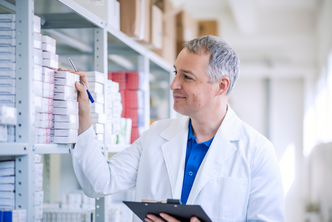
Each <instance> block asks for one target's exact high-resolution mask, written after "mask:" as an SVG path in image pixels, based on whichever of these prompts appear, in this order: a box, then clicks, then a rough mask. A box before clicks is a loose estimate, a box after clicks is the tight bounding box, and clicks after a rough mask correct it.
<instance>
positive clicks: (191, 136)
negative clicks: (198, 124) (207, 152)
mask: <svg viewBox="0 0 332 222" xmlns="http://www.w3.org/2000/svg"><path fill="white" fill-rule="evenodd" d="M188 128H189V132H188V141H189V140H190V139H192V140H194V141H195V142H196V143H197V140H196V136H194V135H193V127H192V125H191V119H189V126H188ZM213 138H214V137H212V138H211V139H210V140H208V141H205V142H203V143H201V144H204V145H205V146H206V147H210V145H211V143H212V140H213Z"/></svg>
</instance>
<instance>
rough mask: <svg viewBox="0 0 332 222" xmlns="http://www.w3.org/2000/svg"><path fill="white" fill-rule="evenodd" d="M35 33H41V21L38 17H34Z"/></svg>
mask: <svg viewBox="0 0 332 222" xmlns="http://www.w3.org/2000/svg"><path fill="white" fill-rule="evenodd" d="M33 31H34V32H36V33H40V31H41V19H40V17H39V16H36V15H34V17H33Z"/></svg>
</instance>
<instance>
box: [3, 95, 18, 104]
mask: <svg viewBox="0 0 332 222" xmlns="http://www.w3.org/2000/svg"><path fill="white" fill-rule="evenodd" d="M15 98H16V96H14V95H0V103H15Z"/></svg>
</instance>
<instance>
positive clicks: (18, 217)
mask: <svg viewBox="0 0 332 222" xmlns="http://www.w3.org/2000/svg"><path fill="white" fill-rule="evenodd" d="M0 211H2V221H10V222H14V221H20V222H26V221H27V211H26V210H25V209H5V210H0Z"/></svg>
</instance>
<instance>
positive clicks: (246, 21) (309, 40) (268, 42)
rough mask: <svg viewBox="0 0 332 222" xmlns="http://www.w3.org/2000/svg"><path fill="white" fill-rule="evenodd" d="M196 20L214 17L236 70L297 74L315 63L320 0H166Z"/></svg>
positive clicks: (269, 74) (249, 73)
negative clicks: (238, 63)
mask: <svg viewBox="0 0 332 222" xmlns="http://www.w3.org/2000/svg"><path fill="white" fill-rule="evenodd" d="M172 1H173V4H174V6H180V5H182V4H184V6H185V9H186V10H187V11H188V12H189V13H190V14H191V15H192V16H193V17H194V18H196V19H201V20H204V19H216V20H218V21H219V35H220V37H222V38H223V39H224V40H226V41H227V42H228V43H229V44H230V45H231V46H232V47H233V48H234V50H235V51H236V52H237V53H238V55H239V56H240V59H241V64H242V68H241V70H242V71H241V75H243V76H248V77H257V76H259V77H261V76H262V77H265V76H267V77H280V76H283V77H297V76H306V75H312V73H313V72H314V71H315V67H316V53H317V52H316V51H317V49H316V48H317V46H316V17H317V8H318V6H319V4H320V0H278V1H276V0H204V1H202V0H172Z"/></svg>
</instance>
